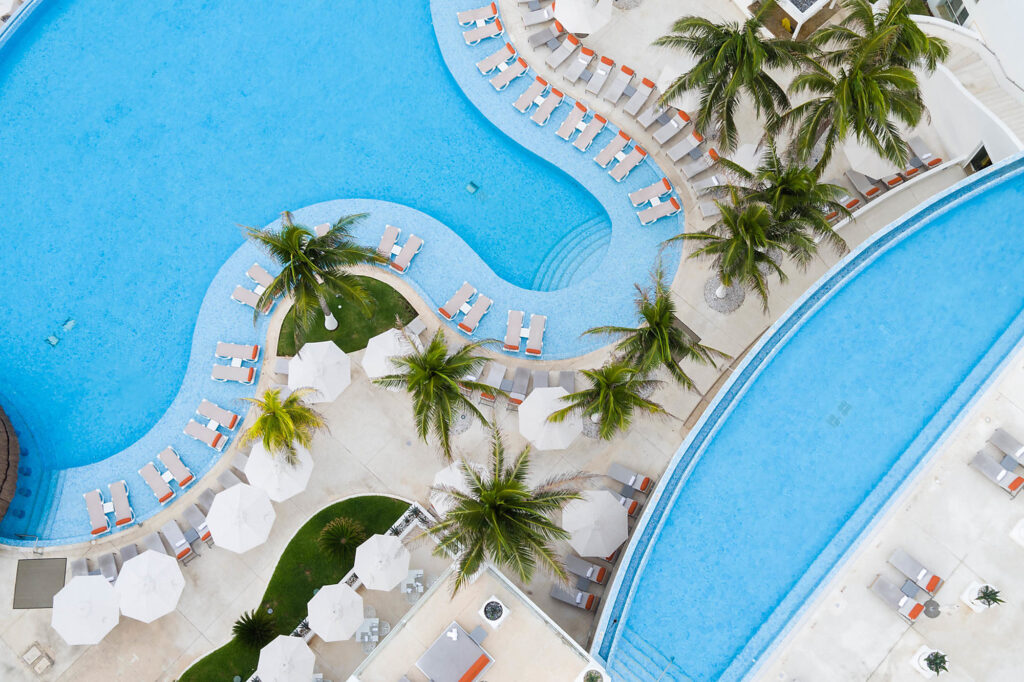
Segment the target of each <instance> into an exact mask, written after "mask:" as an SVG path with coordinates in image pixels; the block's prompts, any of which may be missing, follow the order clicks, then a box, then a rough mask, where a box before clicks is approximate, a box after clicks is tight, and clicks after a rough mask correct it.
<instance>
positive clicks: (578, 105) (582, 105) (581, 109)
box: [576, 102, 587, 112]
mask: <svg viewBox="0 0 1024 682" xmlns="http://www.w3.org/2000/svg"><path fill="white" fill-rule="evenodd" d="M576 108H577V109H579V110H580V111H584V112H585V111H586V110H587V107H586V105H584V104H583V103H582V102H576Z"/></svg>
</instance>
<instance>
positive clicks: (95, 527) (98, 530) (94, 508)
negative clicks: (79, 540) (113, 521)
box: [83, 488, 110, 535]
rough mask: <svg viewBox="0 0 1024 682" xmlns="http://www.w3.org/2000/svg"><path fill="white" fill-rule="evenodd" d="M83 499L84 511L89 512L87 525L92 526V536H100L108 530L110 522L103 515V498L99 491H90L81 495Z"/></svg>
mask: <svg viewBox="0 0 1024 682" xmlns="http://www.w3.org/2000/svg"><path fill="white" fill-rule="evenodd" d="M83 497H85V509H86V511H88V512H89V525H91V526H92V534H93V535H102V534H103V533H106V532H108V531H109V530H110V521H109V520H107V515H106V514H104V513H103V498H102V497H100V491H99V489H98V488H97V489H96V490H90V491H89V492H87V493H85V494H84V495H83Z"/></svg>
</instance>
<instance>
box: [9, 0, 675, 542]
mask: <svg viewBox="0 0 1024 682" xmlns="http://www.w3.org/2000/svg"><path fill="white" fill-rule="evenodd" d="M398 15H400V17H399V16H398ZM431 21H432V14H431V8H430V7H428V6H427V5H426V4H425V3H411V2H410V3H402V4H401V6H400V12H398V14H396V6H394V5H389V4H386V3H344V4H341V3H331V2H327V1H326V0H322V1H319V2H309V3H303V4H302V6H301V7H298V6H295V5H290V4H288V3H279V2H278V3H275V2H270V1H269V0H259V1H252V0H249V1H247V2H237V1H235V2H231V1H227V0H220V1H217V0H215V1H213V2H210V1H200V0H179V1H178V2H173V3H128V4H124V3H118V2H115V1H114V0H95V1H92V2H88V3H86V2H74V1H73V0H39V1H38V2H37V3H36V9H35V10H34V11H33V12H32V14H31V15H30V16H28V18H27V19H25V20H24V22H23V23H22V25H21V26H20V27H19V28H18V30H17V31H15V32H13V33H12V32H10V31H8V32H7V33H5V37H6V38H7V40H6V42H5V43H4V44H3V46H2V49H0V106H2V108H3V111H4V114H5V125H4V126H3V127H2V128H0V145H2V147H3V149H4V153H3V155H2V156H0V172H2V173H3V176H4V177H5V178H9V179H10V180H9V181H8V182H6V183H4V185H3V187H0V196H2V200H3V206H4V207H5V209H7V213H8V218H7V219H5V221H4V223H3V225H2V226H0V238H2V243H3V244H4V246H5V248H4V249H3V250H2V251H0V272H2V273H3V275H4V277H5V286H6V289H5V290H6V291H11V292H17V295H16V296H7V297H5V305H6V306H7V308H6V310H5V315H3V316H2V318H0V344H2V346H0V357H2V358H3V361H2V363H0V394H2V395H0V400H3V401H4V406H5V409H6V410H7V411H8V413H9V414H10V415H11V416H12V420H14V422H15V424H16V426H17V427H18V428H19V431H23V432H26V431H27V432H28V433H27V435H26V434H23V436H22V441H23V442H24V443H26V444H27V447H28V450H29V458H31V459H33V461H31V462H29V461H28V460H26V461H25V462H24V463H23V465H24V468H23V472H22V476H21V478H20V481H21V486H20V487H21V489H20V490H19V495H20V496H21V498H23V499H21V500H20V502H21V505H20V507H19V508H20V512H21V516H18V515H17V514H14V515H9V517H8V518H7V519H5V521H4V522H3V523H2V524H0V537H3V538H5V539H7V540H13V539H14V538H13V536H14V534H15V533H25V534H35V535H39V536H41V537H42V538H43V539H44V541H58V540H59V541H70V540H72V539H80V538H81V537H83V536H82V535H81V534H80V531H81V530H82V529H84V528H85V515H84V510H83V509H81V507H82V505H81V497H80V495H81V493H82V492H84V489H79V488H81V486H82V485H83V484H82V483H81V481H82V480H86V479H87V480H88V484H89V485H92V484H93V482H94V481H97V482H98V483H104V480H105V479H110V478H127V477H129V476H137V475H136V474H135V470H136V469H137V468H138V467H139V466H141V465H142V463H144V462H145V461H148V460H149V459H152V458H153V457H154V456H155V453H156V452H157V451H159V449H160V448H162V447H163V445H166V444H167V443H168V442H170V443H171V444H173V445H175V447H179V451H182V454H183V456H185V458H186V460H188V459H189V458H190V457H191V458H194V459H193V461H191V462H188V463H189V464H190V465H192V466H195V467H197V468H198V469H199V471H203V470H205V467H206V466H207V465H208V464H209V462H208V457H207V456H206V453H203V452H202V451H196V450H194V448H195V447H196V446H195V445H194V444H192V443H190V442H188V441H187V439H184V438H183V437H182V436H181V433H180V429H181V425H182V424H183V422H182V421H181V419H180V418H181V417H184V418H185V419H187V416H188V411H187V410H186V412H185V414H181V415H177V417H178V419H177V421H175V420H167V423H166V427H165V428H163V430H162V431H160V433H158V434H153V435H152V437H153V438H154V442H160V447H158V448H156V449H151V450H145V449H140V448H138V447H136V445H137V444H138V443H140V439H142V438H143V437H144V436H146V435H149V434H151V433H152V430H153V429H154V428H157V427H155V426H154V425H155V424H158V423H160V420H161V419H162V416H164V415H166V413H167V410H168V409H169V406H170V405H171V404H172V400H174V399H175V396H176V395H180V394H181V393H182V392H183V391H185V392H186V393H190V392H191V391H199V390H200V387H198V386H196V387H191V388H189V389H188V390H186V389H185V388H184V387H183V379H182V377H183V376H184V375H185V372H186V367H187V366H188V365H189V363H190V362H191V359H190V352H189V349H190V348H193V347H194V348H198V346H194V343H195V341H196V338H195V335H205V334H210V333H211V331H210V330H209V329H206V330H202V329H200V328H199V327H197V326H196V320H197V314H198V313H199V311H200V305H201V302H202V301H203V299H204V297H205V296H207V294H208V292H211V291H212V290H213V289H212V288H211V281H213V280H215V278H216V277H217V276H218V273H219V272H220V269H221V268H222V266H224V264H225V262H226V261H227V260H228V259H229V258H233V257H235V256H233V255H232V254H236V253H237V251H236V250H237V249H239V248H240V245H241V244H242V235H241V230H240V228H239V227H238V224H239V223H242V224H264V223H266V222H269V221H270V220H272V219H273V218H274V217H275V216H276V215H277V214H278V212H279V211H281V210H282V209H285V208H300V207H303V206H306V205H312V204H317V203H319V202H322V201H325V200H329V199H335V198H337V197H363V198H368V199H371V200H372V199H379V200H387V201H391V202H395V203H396V204H398V205H404V206H408V207H411V208H413V209H417V210H419V211H422V212H423V213H424V214H426V215H428V216H431V217H432V218H435V219H436V220H437V221H438V223H439V224H440V225H442V226H443V227H444V229H446V230H448V232H449V234H447V235H445V237H444V239H443V240H441V239H439V240H437V241H435V242H434V244H433V245H432V244H431V243H430V242H428V243H427V244H426V246H425V247H424V251H423V253H422V254H421V255H420V256H419V257H418V258H421V259H423V261H421V262H420V263H414V265H413V268H412V269H411V270H410V273H409V275H408V278H409V279H410V281H411V282H412V284H413V285H414V286H415V287H416V288H417V290H418V291H419V292H420V293H421V294H422V295H423V296H424V298H425V299H426V300H427V302H428V303H430V304H433V305H437V304H439V303H442V302H443V301H444V300H446V299H447V298H448V296H449V295H450V294H451V293H452V292H453V291H454V290H455V289H456V288H457V287H458V285H460V284H461V283H462V281H463V279H467V278H474V280H475V281H474V283H475V284H476V285H477V287H478V288H480V289H481V291H484V292H486V293H488V294H489V295H491V296H492V298H495V301H496V304H495V309H494V310H493V311H492V312H491V313H490V314H489V315H488V316H486V317H485V318H484V322H483V323H482V325H481V327H480V330H479V332H478V334H479V335H480V336H491V337H495V336H501V335H502V333H501V332H503V329H504V311H505V310H507V309H508V308H509V307H516V308H524V309H526V310H528V311H529V312H540V313H546V314H548V315H549V326H548V333H547V338H546V342H545V356H546V357H549V358H557V357H569V356H573V355H578V354H581V353H584V352H587V351H589V350H592V349H593V348H595V347H597V346H598V345H600V344H602V343H604V341H603V340H601V339H596V338H592V337H586V338H581V337H580V336H579V333H580V332H581V331H582V330H583V329H585V328H587V327H588V326H593V325H595V324H602V323H614V322H617V321H625V318H624V316H626V315H628V314H629V312H630V305H631V297H632V290H631V286H632V283H633V282H635V281H642V280H643V279H644V278H645V277H646V275H647V271H648V269H649V268H650V266H651V264H652V262H653V260H654V258H655V256H656V254H657V253H658V245H659V243H660V241H661V240H662V239H664V238H665V237H667V236H670V235H672V234H675V233H676V232H679V231H680V230H681V226H682V220H681V217H680V218H679V219H673V220H666V221H662V222H661V223H659V225H658V226H657V229H647V230H643V231H641V230H640V229H639V226H638V223H637V221H636V217H635V213H634V212H633V211H632V209H631V207H630V206H629V203H628V200H627V199H626V193H627V192H629V191H631V190H633V189H636V188H637V187H638V186H640V185H641V184H642V183H645V182H646V183H650V182H653V181H654V180H655V179H656V177H657V175H656V172H655V171H654V170H653V169H652V168H650V167H647V166H644V167H641V168H640V169H638V170H637V171H635V172H634V174H633V175H632V176H631V177H630V178H629V180H628V181H627V182H625V183H623V184H622V186H617V185H615V183H613V182H612V181H611V180H610V179H609V178H608V177H607V174H606V173H604V172H603V171H601V169H599V168H597V167H596V165H595V164H593V163H592V162H590V160H589V157H586V158H584V156H583V155H579V154H577V155H576V156H574V157H571V158H569V157H566V158H564V159H563V158H562V157H561V156H560V155H564V154H565V153H566V150H565V149H564V147H568V145H562V148H559V147H557V144H560V141H559V140H557V138H555V137H554V133H553V127H552V126H549V127H547V128H544V129H540V128H537V127H536V126H533V124H527V125H528V126H532V127H522V125H523V121H522V120H511V119H507V120H506V119H504V118H502V119H501V120H499V124H500V125H501V129H500V130H499V128H497V127H495V125H494V124H492V123H491V121H489V120H488V118H486V117H485V116H483V115H481V113H480V112H479V111H478V108H477V106H474V104H473V103H472V102H471V101H470V100H469V99H467V98H466V97H464V96H463V95H462V93H461V91H460V88H459V87H458V85H457V84H456V82H455V80H453V78H452V74H451V73H449V70H448V69H447V68H446V63H445V61H444V60H443V59H442V55H441V53H440V51H439V47H438V38H437V37H435V34H434V32H433V30H432V24H431ZM448 23H449V24H451V25H454V28H455V30H456V31H457V30H458V26H457V23H456V22H455V19H454V12H452V13H451V15H450V16H449V17H448ZM441 33H442V34H444V35H447V34H445V32H444V31H442V32H441ZM485 42H486V41H485ZM446 44H447V43H446ZM448 47H453V46H452V45H450V44H448ZM462 47H465V46H464V45H463V46H462ZM484 49H488V48H487V46H486V45H485V44H481V45H479V46H476V48H466V49H465V50H464V51H462V52H461V53H459V55H458V60H459V61H458V64H457V65H456V64H455V62H453V61H449V63H448V66H449V67H452V70H453V71H454V70H455V67H456V66H458V67H468V68H472V63H473V62H474V61H475V59H477V58H478V57H475V56H474V55H475V54H476V52H477V51H479V50H484ZM478 76H479V74H478ZM481 80H482V79H481ZM483 82H484V83H486V81H483ZM524 87H525V85H524ZM514 90H515V88H510V89H509V90H508V91H506V92H505V93H502V94H501V95H498V94H495V93H493V92H492V93H491V94H492V95H493V96H494V101H495V102H499V103H500V104H501V107H502V108H503V110H504V109H508V110H511V107H510V106H508V100H507V99H503V98H509V97H514ZM521 118H522V117H521ZM541 131H543V133H544V134H545V138H544V140H541V139H540V137H539V135H540V132H541ZM606 134H608V135H611V134H613V133H612V132H611V131H608V132H607V133H606ZM510 135H511V136H512V137H509V136H510ZM513 138H515V140H513ZM556 143H557V144H556ZM541 144H543V145H546V146H547V147H550V148H551V150H552V151H551V152H550V153H545V151H544V150H542V149H541V147H540V145H541ZM523 145H525V147H526V148H524V146H523ZM528 150H532V151H533V152H534V153H531V151H528ZM537 154H543V155H544V157H545V158H544V159H542V158H540V157H539V156H538V155H537ZM551 161H555V162H556V163H557V164H558V167H556V166H555V165H552V163H550V162H551ZM559 167H561V168H568V169H569V170H570V171H571V172H572V174H573V176H575V179H574V177H571V176H570V175H569V174H567V173H566V172H563V170H560V169H559ZM471 183H472V186H475V187H476V188H477V190H476V191H475V192H469V191H467V187H470V185H471ZM581 183H582V184H581ZM602 183H603V184H602ZM596 195H601V196H599V197H598V198H595V196H596ZM385 219H386V216H385V215H378V216H371V219H370V221H368V225H367V226H366V227H365V229H366V233H365V234H364V235H363V236H364V237H365V239H366V241H367V242H373V243H375V242H376V238H377V236H379V232H380V231H382V230H383V224H384V222H385ZM627 221H628V222H629V225H628V226H627V225H626V224H625V223H626V222H627ZM402 227H403V228H404V234H405V235H407V234H409V233H412V232H415V231H416V229H417V227H418V226H417V225H415V224H411V225H402ZM371 228H372V229H371ZM442 241H443V243H444V244H445V245H446V246H451V247H452V248H453V249H454V250H452V251H449V252H448V253H447V254H446V255H447V256H448V261H447V262H445V261H444V259H443V258H441V257H440V255H439V254H435V256H434V257H435V258H437V261H438V262H439V263H440V266H441V267H443V268H446V274H447V278H442V277H438V276H436V273H433V272H430V273H428V268H427V267H426V266H425V265H424V263H425V262H426V261H427V260H429V259H428V258H425V256H427V254H428V253H429V252H430V250H431V248H432V246H440V245H441V243H442ZM616 243H618V244H619V245H620V246H621V245H627V246H628V254H627V255H626V257H625V258H624V259H622V260H621V261H619V262H617V265H618V267H616V268H600V267H599V266H600V265H601V263H602V261H603V259H605V258H606V257H607V253H608V252H609V251H610V250H611V249H612V248H613V247H614V246H615V244H616ZM250 257H251V258H252V259H253V260H256V259H259V258H258V257H257V256H255V254H254V253H251V254H250ZM260 260H262V261H263V262H264V264H266V265H270V264H269V263H267V262H266V258H265V257H264V258H262V259H260ZM463 262H472V263H473V264H474V265H473V269H471V270H466V269H464V268H463V267H462V263H463ZM677 263H678V258H667V259H666V265H667V266H668V267H669V269H670V271H671V272H674V270H675V267H676V265H677ZM247 265H248V264H246V267H247ZM244 269H245V268H244V267H243V268H242V271H243V272H244ZM418 271H419V272H418ZM232 276H233V277H234V278H235V280H236V281H234V282H227V283H226V286H229V289H228V291H230V288H231V287H233V284H234V283H236V282H237V281H242V280H240V279H238V275H237V272H236V273H233V274H232ZM225 277H227V274H225ZM229 279H230V278H229ZM496 294H497V295H496ZM219 295H224V294H223V292H221V293H220V294H219ZM499 295H500V297H499ZM565 301H572V302H573V303H574V305H573V306H571V307H570V308H567V310H566V313H565V314H564V315H558V312H559V306H560V305H561V304H562V303H564V302H565ZM227 310H229V309H228V308H225V311H227ZM230 310H231V311H232V312H236V311H235V310H234V309H230ZM588 313H589V316H588ZM212 319H219V318H212ZM68 320H74V326H73V328H72V329H69V330H64V329H63V325H64V324H65V322H66V321H68ZM499 328H500V331H499ZM235 330H236V328H235V327H229V328H227V329H226V330H225V333H231V334H234V335H235V336H234V338H233V339H231V340H237V341H243V340H246V339H248V340H250V341H252V340H256V339H257V338H261V336H260V334H259V332H260V329H259V328H257V329H253V328H252V325H251V324H249V325H248V327H247V328H246V329H244V330H243V329H241V328H238V329H237V331H235ZM51 335H53V336H57V337H58V338H59V343H58V344H57V345H56V346H52V347H51V346H50V345H49V344H47V343H46V342H45V339H46V338H47V337H48V336H51ZM242 336H245V337H246V338H245V339H243V338H241V337H242ZM194 352H195V353H196V358H198V359H199V360H203V361H204V362H206V361H208V358H209V355H208V351H203V353H206V355H205V358H206V359H205V360H204V355H203V353H198V351H194ZM206 371H207V372H208V371H209V370H208V368H207V369H206ZM209 383H211V382H209V381H208V380H207V384H209ZM212 392H214V393H216V389H214V390H213V391H212ZM236 398H237V396H227V395H225V399H230V400H231V401H232V402H231V404H230V405H228V406H229V407H232V408H233V409H236V410H238V411H244V406H243V405H242V404H240V402H239V401H237V399H236ZM183 409H185V408H183ZM157 436H160V438H157ZM133 448H134V450H133ZM128 451H131V454H130V456H127V457H126V458H125V461H124V463H123V465H118V466H113V465H108V466H105V467H101V468H100V469H99V470H96V469H93V468H90V467H94V465H97V463H103V462H107V461H108V460H109V458H110V457H112V456H115V455H117V454H119V453H125V452H128ZM86 470H88V471H89V472H90V473H89V475H87V476H84V477H83V476H80V475H79V474H83V472H84V471H86ZM66 480H74V481H75V482H76V483H75V485H74V486H73V487H68V488H66V489H65V488H64V487H63V485H62V482H63V481H66ZM100 487H101V488H103V489H105V483H104V484H103V485H100ZM132 487H133V490H134V488H138V487H139V486H138V485H136V486H132ZM62 496H63V497H66V498H67V500H66V502H67V504H68V505H70V506H69V507H68V509H67V510H66V511H65V510H63V509H61V510H58V511H56V512H54V511H53V509H52V504H59V503H62V502H64V501H65V500H63V497H62ZM132 502H133V504H134V505H135V508H136V512H137V513H139V516H140V517H145V516H146V515H147V513H148V512H151V511H154V510H155V506H154V501H153V500H151V499H149V498H148V497H147V496H146V495H143V494H141V493H140V494H134V493H133V496H132ZM51 503H52V504H51Z"/></svg>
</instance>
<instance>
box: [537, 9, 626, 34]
mask: <svg viewBox="0 0 1024 682" xmlns="http://www.w3.org/2000/svg"><path fill="white" fill-rule="evenodd" d="M551 6H552V7H553V8H554V9H555V18H556V19H558V21H559V22H560V23H561V24H562V26H564V27H565V30H566V31H568V32H569V33H576V34H577V35H580V36H586V35H590V34H591V33H594V32H595V31H597V30H598V29H599V28H601V27H603V26H604V25H605V24H607V23H608V20H609V19H611V18H612V0H556V2H553V3H551Z"/></svg>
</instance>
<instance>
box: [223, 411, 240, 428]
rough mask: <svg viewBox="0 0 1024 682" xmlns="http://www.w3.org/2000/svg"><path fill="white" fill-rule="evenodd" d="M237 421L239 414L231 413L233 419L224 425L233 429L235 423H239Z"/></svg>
mask: <svg viewBox="0 0 1024 682" xmlns="http://www.w3.org/2000/svg"><path fill="white" fill-rule="evenodd" d="M237 423H238V415H237V414H233V415H231V421H230V422H229V423H227V424H225V425H224V426H226V427H228V428H229V429H233V428H235V424H237Z"/></svg>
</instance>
